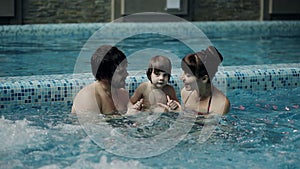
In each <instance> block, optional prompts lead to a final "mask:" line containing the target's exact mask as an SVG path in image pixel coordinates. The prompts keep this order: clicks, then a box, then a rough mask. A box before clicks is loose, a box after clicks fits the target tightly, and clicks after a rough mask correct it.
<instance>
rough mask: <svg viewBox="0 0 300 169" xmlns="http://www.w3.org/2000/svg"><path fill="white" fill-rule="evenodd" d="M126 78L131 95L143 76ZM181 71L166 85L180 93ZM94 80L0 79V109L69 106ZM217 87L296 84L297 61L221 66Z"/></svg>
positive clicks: (299, 68)
mask: <svg viewBox="0 0 300 169" xmlns="http://www.w3.org/2000/svg"><path fill="white" fill-rule="evenodd" d="M129 73H130V75H129V76H128V78H127V79H126V88H127V90H128V91H129V92H130V94H132V93H133V92H134V90H135V88H136V87H137V86H138V85H139V84H140V83H141V82H144V81H147V77H146V75H139V76H132V75H133V74H134V73H132V72H129ZM180 75H181V70H173V72H172V77H171V79H170V84H171V85H173V86H174V87H175V90H176V92H177V94H180V89H181V88H182V81H181V80H180ZM93 81H94V78H93V76H92V75H91V73H82V74H64V75H46V76H20V77H2V78H0V110H1V109H5V108H7V107H10V106H13V105H22V104H33V105H44V104H47V103H53V102H62V103H66V104H69V105H71V104H72V101H73V97H74V96H75V94H76V93H77V92H78V91H79V90H80V89H81V88H83V87H84V86H85V85H87V84H89V83H91V82H93ZM213 83H214V84H215V85H216V86H217V87H218V88H219V89H221V90H223V91H224V90H225V91H224V92H225V93H226V90H235V89H244V90H252V91H257V90H274V89H277V88H296V87H299V86H300V63H295V64H276V65H251V66H226V67H221V70H219V71H218V72H217V74H216V77H215V78H214V80H213Z"/></svg>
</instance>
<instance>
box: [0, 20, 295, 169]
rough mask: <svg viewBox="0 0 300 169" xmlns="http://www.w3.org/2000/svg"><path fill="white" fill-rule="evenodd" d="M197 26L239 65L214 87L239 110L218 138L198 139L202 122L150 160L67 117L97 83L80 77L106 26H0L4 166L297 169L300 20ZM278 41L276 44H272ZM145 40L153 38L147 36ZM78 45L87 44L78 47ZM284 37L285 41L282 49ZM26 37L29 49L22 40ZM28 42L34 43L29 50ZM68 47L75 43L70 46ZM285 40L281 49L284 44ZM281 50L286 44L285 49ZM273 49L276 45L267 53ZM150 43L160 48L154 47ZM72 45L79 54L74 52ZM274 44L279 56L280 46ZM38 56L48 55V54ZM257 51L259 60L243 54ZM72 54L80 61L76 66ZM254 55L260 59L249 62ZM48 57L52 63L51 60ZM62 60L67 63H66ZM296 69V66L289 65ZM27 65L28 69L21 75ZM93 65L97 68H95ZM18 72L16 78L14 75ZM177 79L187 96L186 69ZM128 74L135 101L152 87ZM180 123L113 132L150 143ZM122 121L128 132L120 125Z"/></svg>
mask: <svg viewBox="0 0 300 169" xmlns="http://www.w3.org/2000/svg"><path fill="white" fill-rule="evenodd" d="M194 24H195V25H197V26H199V27H202V28H203V31H204V30H205V31H206V32H205V31H204V32H205V33H206V34H207V36H208V37H209V39H211V41H212V43H213V44H216V46H217V47H218V48H220V51H222V53H223V54H224V57H225V60H234V61H233V62H232V63H230V62H228V63H226V62H225V61H224V64H223V65H224V67H221V68H220V70H219V72H218V73H217V74H216V78H215V79H214V83H215V84H216V86H218V87H219V88H220V89H222V90H223V91H224V92H225V93H226V95H227V96H228V97H229V99H230V100H231V104H232V109H231V112H230V113H229V114H228V115H226V116H224V117H222V119H221V120H220V122H219V123H218V125H217V126H216V128H215V129H214V131H213V133H212V135H210V137H209V138H208V139H207V140H205V141H204V142H199V140H198V138H199V132H198V131H201V127H202V125H201V123H200V125H197V124H199V123H196V124H195V126H193V128H192V129H191V131H190V133H189V134H187V135H186V136H185V137H183V138H182V139H181V140H179V142H178V144H176V145H175V146H174V147H172V148H170V149H168V151H164V152H162V153H160V154H157V155H155V156H150V157H147V158H128V157H126V156H119V155H115V154H113V153H109V152H107V151H105V150H104V148H102V147H101V146H99V145H98V144H97V143H96V142H95V141H93V140H92V139H91V138H90V136H88V135H87V133H86V131H85V130H83V128H82V126H81V125H80V124H79V123H78V119H77V118H76V117H74V116H72V115H70V113H69V112H70V106H71V104H72V100H73V97H74V94H75V93H76V92H77V91H78V90H79V89H80V88H82V87H83V86H85V85H86V84H88V83H90V82H92V81H93V77H92V75H91V74H90V73H85V71H88V70H80V71H79V72H80V73H79V74H72V73H73V71H74V65H75V62H76V58H77V56H78V55H79V51H80V50H81V48H82V46H83V44H84V43H85V41H86V40H87V39H88V37H89V36H90V35H91V34H92V33H94V31H95V30H97V29H98V28H99V27H101V26H103V25H102V24H87V25H83V24H78V25H77V24H63V25H25V26H19V27H18V26H16V27H6V26H4V27H1V29H2V31H1V37H4V38H3V39H1V40H2V41H4V42H9V43H8V44H6V43H1V44H4V46H2V47H1V51H2V54H5V53H10V54H12V55H10V56H9V57H5V56H4V57H2V56H1V57H0V58H1V59H2V60H3V62H0V64H2V65H1V66H0V69H2V70H3V71H2V70H1V72H4V73H3V77H1V78H0V111H1V115H2V118H1V119H0V126H1V127H0V131H1V132H0V138H1V139H0V141H1V142H0V143H1V144H0V146H1V148H0V167H1V168H40V167H41V168H43V167H44V168H47V167H48V168H101V167H102V168H163V167H165V168H207V167H209V168H224V167H229V168H243V167H247V168H248V167H249V166H251V167H253V168H297V166H299V164H300V158H299V153H300V152H299V146H300V142H299V141H300V139H299V138H300V134H299V129H300V126H299V120H300V116H299V95H300V88H299V85H300V84H299V79H300V77H299V76H300V63H299V60H298V57H299V51H298V50H297V49H299V48H298V44H299V43H297V42H298V41H299V34H300V33H299V22H294V21H293V22H216V23H215V22H208V23H194ZM152 26H153V24H152ZM128 27H130V26H128ZM12 28H13V29H12ZM50 30H51V31H50ZM236 32H243V33H245V32H248V33H249V34H248V35H243V36H241V37H240V35H241V34H243V33H241V34H236V36H234V35H235V33H236ZM253 34H257V35H258V37H251V36H250V35H253ZM272 34H276V35H278V36H275V37H274V36H271V37H270V36H267V35H272ZM79 35H80V36H79ZM60 36H63V38H60ZM143 36H149V34H146V35H145V34H144V35H141V37H143ZM191 36H193V35H191ZM12 37H13V38H12ZM74 37H75V40H74V39H73V38H74ZM80 37H84V38H82V39H80ZM141 37H137V38H136V39H128V41H134V42H135V41H137V42H135V43H141V42H142V39H141ZM239 37H240V38H239ZM245 37H248V38H250V39H252V38H253V39H252V40H253V41H252V42H254V41H255V43H251V41H248V40H249V39H247V40H245V41H243V40H244V38H245ZM279 37H284V38H283V39H280V40H278V41H276V40H277V39H278V38H279ZM23 38H24V39H25V42H24V41H22V39H23ZM76 38H79V39H80V40H79V39H76ZM143 38H144V37H143ZM151 38H155V39H156V40H157V41H158V44H161V43H160V41H161V40H162V39H163V40H166V39H165V38H168V37H164V38H162V39H161V37H160V36H157V35H154V36H151ZM257 38H258V39H261V41H260V42H259V43H256V42H257ZM29 39H30V40H32V41H33V42H32V43H30V42H28V40H29ZM45 39H46V40H45ZM65 39H71V40H73V41H71V43H70V42H69V41H67V42H66V41H65ZM214 39H215V40H214ZM232 39H234V40H232ZM274 39H275V42H274ZM191 41H193V40H191ZM229 41H232V42H234V44H231V43H229ZM41 42H42V43H41ZM48 42H49V43H48ZM277 42H278V44H279V45H278V46H276V45H277ZM281 42H283V43H284V47H283V45H282V44H280V43H281ZM47 43H48V44H47ZM174 43H177V42H176V40H174V39H170V40H168V39H167V40H166V42H164V43H163V44H164V45H166V46H167V48H169V47H170V48H171V47H172V46H173V45H174ZM10 44H11V46H10ZM130 44H131V43H127V42H126V43H124V42H123V43H122V42H121V43H119V45H120V47H121V48H122V47H123V49H125V48H126V49H128V50H125V51H126V52H127V54H130V53H133V51H132V49H134V48H133V47H131V46H130ZM246 44H247V45H246ZM248 44H249V45H248ZM265 44H271V45H270V46H269V47H268V48H265ZM48 45H49V46H48ZM147 45H149V46H150V47H153V44H147ZM15 46H21V48H20V50H19V49H18V50H16V48H15ZM32 46H33V47H32ZM35 46H39V48H35ZM68 46H71V47H70V49H72V51H69V50H66V49H68ZM74 46H75V48H77V47H78V48H79V49H78V50H77V49H75V48H74ZM154 46H155V45H154ZM157 46H159V45H157ZM228 46H230V47H228ZM236 46H238V50H239V51H241V53H239V54H237V55H235V57H237V58H238V59H237V60H235V59H234V57H233V58H230V57H231V54H235V53H237V52H238V50H235V49H236V48H237V47H236ZM274 46H275V48H272V47H274ZM295 46H296V47H295ZM232 47H233V48H232ZM257 47H259V48H257ZM285 47H286V48H285ZM40 48H42V49H41V53H40V50H39V49H40ZM244 48H245V49H244ZM252 48H254V49H255V50H253V49H252ZM2 49H3V50H2ZM28 49H29V50H28ZM171 49H172V51H173V53H175V54H178V55H180V52H181V49H182V48H179V50H178V49H177V48H171ZM286 49H288V50H286ZM138 50H139V49H138ZM187 50H188V49H187ZM226 50H227V51H226ZM233 50H234V51H233ZM249 50H250V51H252V52H253V53H251V52H250V53H248V52H245V53H244V52H243V51H249ZM282 50H284V51H283V52H284V54H286V53H289V54H290V53H291V55H288V56H286V55H285V56H286V57H285V58H287V59H283V58H282V57H281V56H282V53H281V52H282ZM45 51H47V52H46V53H45ZM174 51H175V52H174ZM184 51H186V50H184ZM223 51H224V52H223ZM257 51H258V52H257ZM266 51H268V52H269V53H268V54H271V56H273V55H275V54H278V55H277V56H279V57H278V58H281V59H280V60H279V59H278V61H276V60H277V57H276V59H275V60H273V59H270V58H268V59H265V58H257V57H254V56H255V55H257V54H258V53H260V52H262V53H263V56H265V55H264V54H265V53H266ZM176 52H178V53H176ZM23 54H24V55H23ZM27 54H28V55H35V54H36V55H35V57H33V58H31V59H28V60H27V57H24V58H23V57H21V56H27ZM60 54H62V55H60ZM243 54H245V55H247V56H245V57H242V58H243V59H241V58H240V56H241V55H243ZM74 55H76V58H75V59H74V58H73V57H74ZM252 55H253V57H249V56H252ZM41 56H45V58H46V60H44V57H41ZM57 56H59V57H60V59H61V60H59V61H58V60H57V59H56V58H57ZM14 57H16V59H15V58H14ZM47 59H49V60H47ZM73 59H74V60H73ZM4 61H9V62H11V63H14V64H3V63H7V62H4ZM72 62H73V63H72ZM291 62H297V63H294V64H291ZM45 63H47V64H45ZM267 63H273V64H267ZM281 63H287V64H281ZM19 64H21V67H18V66H19ZM27 64H29V65H30V66H29V68H30V67H33V68H34V69H33V70H32V69H29V68H28V67H26V66H24V65H27ZM85 64H86V65H87V66H86V67H87V68H88V69H89V66H88V65H89V63H85ZM235 64H236V65H235ZM248 64H249V65H248ZM251 64H256V65H251ZM7 65H10V66H7ZM15 65H16V66H17V67H15V70H16V71H12V72H10V71H6V70H8V68H10V67H14V66H15ZM55 65H56V66H55ZM229 65H230V66H229ZM232 65H233V66H232ZM234 65H235V66H234ZM241 65H242V66H241ZM69 66H70V67H71V68H70V67H69ZM62 70H63V71H62ZM5 72H8V74H7V73H5ZM29 72H30V73H29ZM62 73H63V74H62ZM172 73H173V75H172V79H171V84H172V85H173V86H174V87H175V89H176V91H177V93H179V90H180V89H181V87H182V83H181V81H180V79H179V76H180V73H181V70H180V69H174V71H173V72H172ZM45 74H46V75H45ZM57 74H59V75H57ZM16 75H19V76H16ZM20 75H22V76H20ZM23 75H34V76H23ZM130 75H131V76H129V77H128V78H127V80H126V82H127V84H126V88H127V89H128V90H129V92H130V93H132V92H133V90H134V89H135V88H136V86H137V85H138V84H139V83H141V82H142V81H145V80H146V77H145V75H144V72H143V71H142V72H140V71H138V72H136V71H135V70H134V69H132V70H131V71H130ZM173 119H174V116H173V115H169V114H162V115H161V116H160V117H159V119H158V121H159V122H161V123H156V121H154V120H153V119H151V118H149V119H147V120H146V122H145V123H147V124H148V123H149V125H145V126H146V127H144V128H136V127H132V126H130V125H131V122H130V120H131V119H117V120H115V121H112V124H113V125H114V126H118V127H116V128H117V131H119V132H124V133H127V134H128V133H129V134H131V135H132V136H134V137H142V138H143V137H151V136H152V135H155V132H157V130H159V131H160V130H161V131H164V129H165V128H170V124H171V123H170V121H172V120H173ZM133 120H134V119H133ZM200 121H201V119H200ZM123 122H125V124H128V125H127V126H126V125H125V126H122V125H120V124H123ZM112 134H115V133H112ZM151 134H152V135H151ZM122 147H124V149H126V148H130V146H129V145H122ZM138 148H139V149H138V150H140V151H139V152H137V153H141V152H146V150H145V149H143V147H138ZM160 149H161V145H160V144H158V145H156V146H154V147H153V150H156V151H160ZM262 159H263V160H262Z"/></svg>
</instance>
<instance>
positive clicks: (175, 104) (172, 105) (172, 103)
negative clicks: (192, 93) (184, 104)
mask: <svg viewBox="0 0 300 169" xmlns="http://www.w3.org/2000/svg"><path fill="white" fill-rule="evenodd" d="M167 106H168V107H169V109H170V110H176V109H177V108H178V107H180V104H179V103H178V102H177V101H175V100H171V99H170V97H169V96H168V95H167Z"/></svg>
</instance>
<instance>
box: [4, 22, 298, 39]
mask: <svg viewBox="0 0 300 169" xmlns="http://www.w3.org/2000/svg"><path fill="white" fill-rule="evenodd" d="M190 23H192V24H193V25H195V26H196V27H198V28H200V29H201V30H202V31H203V32H204V33H205V34H206V35H208V36H209V35H213V36H225V35H228V34H230V35H231V34H235V33H236V32H245V34H246V33H247V34H250V35H251V34H257V35H269V34H277V35H281V34H282V35H285V36H287V35H288V36H299V35H300V31H299V30H300V21H214V22H190ZM107 24H109V23H76V24H32V25H2V26H0V36H1V37H3V38H4V37H9V38H22V36H30V37H31V36H38V37H49V36H65V37H68V36H74V35H75V34H76V36H83V37H90V36H91V35H92V34H93V33H94V32H96V31H97V30H99V29H100V28H102V27H103V26H105V25H107ZM115 26H117V27H121V28H122V29H117V30H118V32H115V31H112V32H110V33H108V32H106V35H107V36H108V37H110V38H111V37H119V36H120V35H124V34H128V32H132V31H133V29H135V30H136V29H145V30H147V29H150V30H167V32H173V33H174V34H176V33H177V32H180V34H182V33H186V35H185V36H187V37H188V36H193V34H190V35H189V33H193V32H187V31H186V30H191V29H187V27H190V25H188V24H186V22H171V23H150V24H149V23H117V24H115Z"/></svg>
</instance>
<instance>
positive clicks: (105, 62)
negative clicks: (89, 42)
mask: <svg viewBox="0 0 300 169" xmlns="http://www.w3.org/2000/svg"><path fill="white" fill-rule="evenodd" d="M125 59H126V56H125V54H124V53H123V52H122V51H120V50H119V49H118V48H117V47H114V46H110V45H103V46H100V47H99V48H98V49H97V50H96V52H95V53H94V54H93V55H92V57H91V66H92V73H93V75H94V77H95V78H96V80H103V79H107V80H111V79H112V77H113V74H114V72H115V70H116V69H117V67H118V66H119V64H120V63H121V62H122V61H123V60H125Z"/></svg>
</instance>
